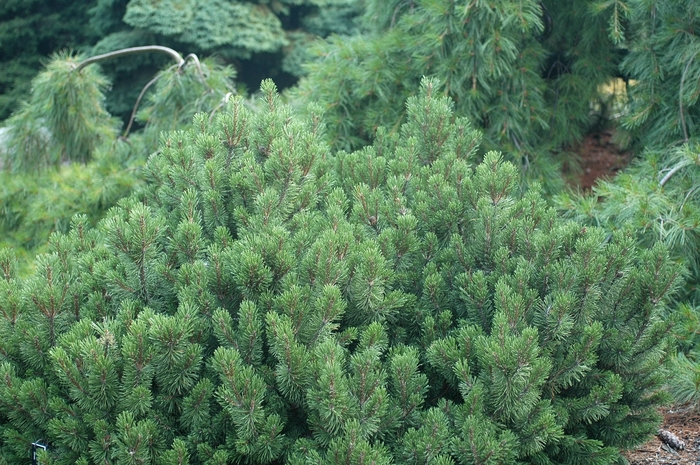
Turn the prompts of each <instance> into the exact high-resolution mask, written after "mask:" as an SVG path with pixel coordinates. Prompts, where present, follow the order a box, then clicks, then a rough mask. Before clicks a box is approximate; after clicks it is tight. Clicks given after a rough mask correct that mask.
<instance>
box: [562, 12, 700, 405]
mask: <svg viewBox="0 0 700 465" xmlns="http://www.w3.org/2000/svg"><path fill="white" fill-rule="evenodd" d="M617 3H618V4H619V7H620V12H621V13H622V14H621V15H620V16H619V17H617V18H613V19H615V20H616V21H611V27H614V29H616V30H618V31H620V33H621V34H623V37H624V38H625V43H627V44H628V47H629V53H628V54H627V56H626V57H625V59H624V60H623V62H622V70H623V72H624V73H625V74H626V75H627V76H629V77H630V78H631V79H632V80H631V81H630V83H629V86H628V98H627V101H626V102H624V103H625V105H622V106H620V108H619V111H620V119H619V123H620V126H619V127H618V131H617V133H618V138H619V139H620V141H621V142H622V143H624V144H626V145H628V146H630V147H632V148H634V149H636V150H637V151H638V157H637V159H636V160H635V161H634V162H633V164H632V166H631V167H629V168H628V169H626V170H625V172H624V173H622V174H620V175H618V176H617V177H616V178H615V179H613V180H604V181H601V182H599V183H598V185H597V186H596V187H595V188H594V190H593V193H592V194H588V195H581V194H580V193H575V194H574V193H571V192H563V193H560V194H559V195H557V196H556V197H555V199H554V200H555V202H556V204H557V206H558V208H559V209H560V210H561V211H563V212H564V213H565V214H566V215H567V216H569V217H570V218H574V219H575V220H576V221H578V222H580V223H582V224H592V225H598V226H603V227H605V228H606V229H607V230H608V231H614V230H618V229H621V228H631V229H633V230H634V231H635V235H636V237H637V238H638V239H639V240H640V241H641V242H642V243H643V244H644V245H646V246H648V247H650V246H651V245H652V244H654V243H655V242H656V241H662V242H664V243H665V244H666V245H667V246H668V247H669V249H670V252H671V255H672V256H673V257H674V259H676V260H678V261H680V262H683V263H685V264H686V265H687V266H688V269H689V275H688V279H687V284H686V286H685V289H684V292H683V294H682V295H681V296H680V299H679V308H680V312H679V315H681V318H679V321H678V322H677V324H676V329H675V331H674V333H675V338H676V339H677V340H678V342H679V347H678V349H679V351H680V352H679V355H678V358H676V359H675V360H674V364H673V366H672V370H671V376H672V379H671V380H670V382H669V388H670V389H671V391H672V393H673V394H674V397H675V399H676V400H677V401H678V402H687V401H692V402H694V403H696V404H697V403H698V402H700V352H699V349H700V339H699V338H698V327H700V308H699V307H698V306H699V305H700V289H699V285H700V255H699V254H698V251H700V235H699V234H698V230H699V228H700V198H699V197H698V192H699V189H698V186H700V171H699V169H700V168H699V167H700V146H699V145H698V143H699V140H698V133H697V128H698V117H699V115H700V113H699V111H700V105H699V104H698V95H700V92H699V91H698V85H699V83H700V81H699V80H698V76H699V75H700V62H698V61H697V59H696V57H697V53H698V50H699V48H698V47H699V46H700V40H699V39H698V34H697V31H698V30H699V27H700V19H699V18H700V3H699V2H697V1H681V2H644V1H629V2H617Z"/></svg>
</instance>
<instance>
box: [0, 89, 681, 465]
mask: <svg viewBox="0 0 700 465" xmlns="http://www.w3.org/2000/svg"><path fill="white" fill-rule="evenodd" d="M436 87H437V83H436V82H435V81H431V80H425V81H424V82H423V86H422V92H421V93H420V95H419V96H418V97H412V98H411V99H409V101H408V104H407V114H408V117H407V122H406V123H405V124H404V125H403V127H402V129H401V131H400V132H398V133H397V134H395V135H389V133H388V132H386V131H383V130H380V131H379V133H378V137H377V139H376V141H375V143H374V145H372V146H369V147H366V148H364V149H362V150H360V151H357V152H354V153H351V154H347V153H340V154H338V155H335V156H333V155H332V154H331V153H329V150H328V147H327V146H326V145H325V143H324V141H323V124H322V118H321V117H320V116H318V115H317V114H315V113H314V112H313V111H312V112H311V113H310V114H311V115H312V116H310V117H309V119H308V120H305V121H302V120H300V119H299V118H297V117H295V115H293V114H291V110H290V109H289V108H288V107H285V106H283V105H282V104H281V103H280V101H279V99H278V96H277V94H276V90H275V88H274V86H273V85H272V84H271V83H270V82H266V83H265V84H264V85H263V95H264V102H263V104H264V107H265V109H264V111H262V112H261V113H260V114H256V115H253V114H250V113H249V112H248V111H247V110H246V108H245V106H244V105H243V103H242V101H241V99H234V100H232V102H230V104H229V107H228V109H227V111H226V112H225V113H224V114H220V115H217V116H216V118H215V119H214V120H213V122H212V123H209V118H208V116H207V115H200V116H197V117H196V118H195V122H194V123H195V124H194V125H193V128H192V129H190V130H188V131H186V132H174V133H171V134H170V135H168V136H166V137H164V138H163V140H162V143H161V149H160V152H159V153H158V154H156V155H154V156H152V158H151V159H150V161H149V163H148V166H147V168H146V172H147V174H148V178H149V180H148V186H147V187H146V188H145V189H144V190H142V191H140V192H139V193H138V194H135V195H134V196H132V197H131V198H129V199H127V200H124V201H122V202H121V203H120V204H119V206H118V207H115V208H114V209H112V210H111V211H110V213H109V215H108V216H107V218H105V219H104V220H103V221H102V222H101V223H100V225H99V226H98V227H97V228H96V229H91V228H89V227H87V226H86V223H85V219H84V218H83V217H80V216H78V217H76V218H75V219H74V224H73V227H72V230H71V231H70V232H69V233H68V234H66V235H60V234H55V235H54V236H52V239H51V248H50V253H47V254H45V255H42V256H40V257H39V259H38V264H37V267H36V272H35V273H34V275H32V276H30V277H29V278H27V279H20V278H18V277H17V276H16V275H15V274H14V271H13V259H12V254H11V253H10V252H9V251H4V252H2V259H1V260H0V264H1V267H0V269H1V270H2V274H1V276H2V279H1V280H0V283H1V284H0V349H1V352H0V353H1V354H2V364H1V365H0V380H1V384H0V415H2V420H1V422H0V423H1V425H0V428H1V429H2V444H1V449H0V453H1V454H2V457H3V460H4V461H5V463H23V461H24V463H26V462H28V460H29V459H28V458H27V457H28V451H29V448H30V444H31V443H32V442H36V441H38V440H40V441H42V443H43V444H46V445H47V447H48V449H47V451H46V452H41V453H40V454H39V455H40V459H41V460H43V461H44V462H43V463H47V464H48V463H51V464H75V463H77V464H98V463H99V464H163V465H166V464H167V465H170V464H211V465H213V464H228V463H245V464H281V463H286V464H290V465H301V464H318V465H321V464H389V463H397V464H440V465H448V464H464V465H466V464H507V463H532V464H554V463H557V464H563V463H566V464H608V463H617V462H619V460H620V457H619V452H618V450H619V448H620V447H626V446H631V445H635V444H638V443H640V442H641V441H643V440H644V439H645V438H646V437H647V436H648V435H649V434H650V433H652V432H654V431H655V428H656V426H657V420H658V419H657V414H656V413H655V407H656V406H657V405H658V403H659V402H660V400H661V397H660V396H661V394H659V393H658V392H659V391H658V387H659V385H660V383H661V381H662V380H661V379H660V374H659V364H660V361H661V360H662V358H663V357H664V354H665V348H666V334H667V331H668V326H667V323H666V321H667V320H666V319H665V316H666V315H665V313H666V302H667V300H668V299H669V298H670V297H669V296H670V294H671V293H672V292H673V291H674V289H675V288H676V287H677V285H678V281H679V273H680V270H679V268H678V267H677V266H676V265H675V264H673V263H672V262H671V261H669V259H668V258H667V256H666V252H665V250H664V249H663V248H662V247H661V246H655V247H652V248H648V249H638V248H637V247H636V245H635V243H634V241H633V239H632V238H631V237H630V236H629V235H626V234H624V233H616V234H614V235H612V236H611V237H606V236H605V235H604V234H603V233H602V232H601V231H600V230H597V229H594V228H584V227H581V226H580V225H578V224H577V223H574V222H570V221H564V220H561V219H559V218H558V217H557V216H556V214H555V212H554V211H553V210H552V209H551V208H547V207H546V206H545V203H544V201H543V200H542V198H541V197H540V195H539V194H538V192H536V191H535V190H530V191H529V192H528V193H527V194H525V196H524V197H521V198H519V197H516V196H515V194H514V193H515V192H517V191H518V187H517V186H518V172H517V169H516V168H515V167H514V166H513V165H511V164H508V163H503V162H502V161H501V160H500V157H499V155H498V154H496V153H493V152H491V153H489V154H487V155H486V157H485V159H484V161H483V163H481V164H479V165H478V166H472V165H471V160H472V155H473V154H474V153H475V151H476V150H477V147H478V145H479V134H478V133H477V132H476V131H474V130H472V129H470V126H469V124H468V122H467V121H466V120H464V119H459V118H457V119H453V117H452V112H451V102H450V101H449V100H448V99H447V98H445V97H442V96H438V95H436V94H437V92H436Z"/></svg>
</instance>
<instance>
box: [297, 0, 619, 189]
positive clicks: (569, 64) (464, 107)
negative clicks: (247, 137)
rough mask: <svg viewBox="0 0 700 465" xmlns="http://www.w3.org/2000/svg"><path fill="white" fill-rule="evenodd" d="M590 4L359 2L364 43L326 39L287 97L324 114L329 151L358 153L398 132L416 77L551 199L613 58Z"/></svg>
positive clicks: (601, 19)
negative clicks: (430, 80) (436, 86)
mask: <svg viewBox="0 0 700 465" xmlns="http://www.w3.org/2000/svg"><path fill="white" fill-rule="evenodd" d="M592 3H594V2H591V1H588V0H575V1H556V0H552V1H544V2H540V1H534V0H531V1H523V2H512V1H491V2H468V1H462V2H453V1H448V0H438V1H415V2H397V1H394V2H385V1H372V0H370V1H368V2H366V13H365V20H366V21H367V22H369V23H371V24H376V25H377V27H376V29H375V30H374V31H373V33H371V34H363V35H359V36H356V37H353V38H352V39H351V40H348V39H347V38H336V39H333V38H331V39H329V40H328V41H327V43H326V44H325V45H323V46H321V47H319V48H318V50H317V59H316V60H315V61H313V62H311V63H310V64H309V65H308V75H307V77H306V78H304V79H302V80H301V81H300V84H299V88H298V90H296V91H295V93H294V95H295V96H296V97H297V98H299V99H300V100H301V101H302V102H303V101H307V100H308V99H314V100H316V101H318V102H319V103H320V104H321V105H323V106H324V108H325V109H326V110H327V114H328V121H329V128H330V136H331V140H332V142H333V144H334V146H335V147H338V148H342V149H346V150H349V149H356V148H358V147H359V146H361V145H363V144H365V143H367V141H370V140H372V139H373V138H374V136H375V132H376V130H377V128H378V127H379V126H385V127H387V128H390V130H391V131H394V130H397V129H398V128H399V127H400V125H401V124H402V123H403V122H404V121H405V118H406V109H405V107H404V104H403V103H404V101H405V99H406V98H407V97H408V96H410V95H412V93H414V92H415V89H416V88H417V87H418V83H419V82H420V80H421V78H422V76H424V75H425V76H433V77H436V78H438V79H440V81H441V82H442V88H441V91H442V92H444V93H445V94H446V95H449V96H450V97H451V98H452V99H453V100H454V101H455V111H456V113H457V114H458V115H459V116H464V117H468V118H470V120H471V121H472V122H473V124H474V125H475V126H476V127H478V128H479V129H480V130H482V131H483V135H484V150H485V151H488V150H492V149H499V150H503V151H504V152H505V156H506V157H507V158H508V159H509V160H511V161H513V162H514V163H515V164H516V165H517V166H519V167H520V168H521V170H522V171H523V172H524V174H525V178H524V180H525V182H532V181H534V180H539V181H540V182H541V183H542V184H544V185H545V187H546V188H547V189H554V190H556V189H558V188H559V187H561V184H560V168H561V165H562V164H563V163H568V162H570V160H568V154H566V153H565V154H564V155H563V156H560V157H552V155H553V154H556V153H559V152H562V151H563V152H566V149H567V147H568V146H569V145H570V144H573V143H575V142H578V141H580V140H581V139H582V137H583V135H584V134H585V133H586V131H588V130H589V129H590V128H591V126H593V125H594V124H596V123H597V122H598V121H597V119H596V118H591V105H592V104H593V103H595V102H597V101H598V100H599V99H600V95H599V86H600V85H601V84H603V83H605V82H607V81H608V80H610V79H611V77H613V76H616V75H617V74H618V71H617V64H618V63H619V61H620V55H618V54H617V53H616V51H615V50H614V43H613V41H612V40H611V38H610V37H609V35H608V34H606V33H605V32H604V30H605V29H606V27H607V23H608V19H609V15H611V14H612V12H611V11H610V9H609V8H608V9H603V11H602V12H600V13H597V14H596V13H595V12H594V11H593V9H592Z"/></svg>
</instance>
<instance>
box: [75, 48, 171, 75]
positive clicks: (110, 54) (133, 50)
mask: <svg viewBox="0 0 700 465" xmlns="http://www.w3.org/2000/svg"><path fill="white" fill-rule="evenodd" d="M148 52H161V53H165V54H166V55H169V56H170V57H171V58H172V59H173V60H175V61H176V62H177V65H178V66H182V65H183V64H184V63H185V60H184V59H183V58H182V56H181V55H180V54H179V53H177V52H176V51H175V50H173V49H172V48H170V47H163V46H162V45H144V46H143V47H129V48H123V49H121V50H115V51H113V52H108V53H103V54H102V55H95V56H94V57H90V58H87V59H86V60H84V61H82V62H80V63H78V64H77V65H76V67H75V71H80V70H81V69H83V68H84V67H86V66H87V65H90V64H92V63H97V62H98V61H103V60H109V59H112V58H117V57H121V56H126V55H135V54H137V53H148Z"/></svg>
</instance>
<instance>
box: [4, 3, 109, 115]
mask: <svg viewBox="0 0 700 465" xmlns="http://www.w3.org/2000/svg"><path fill="white" fill-rule="evenodd" d="M90 3H91V2H75V1H72V0H3V1H2V2H0V69H2V72H0V121H1V120H4V119H6V118H8V117H9V116H10V114H11V113H12V112H13V111H14V110H15V109H16V108H17V106H18V105H19V103H20V102H21V101H22V100H23V99H25V98H26V96H27V95H28V94H29V92H30V84H31V81H32V78H33V77H34V76H35V75H36V74H37V72H39V70H40V69H41V67H42V62H43V60H45V59H46V57H48V56H49V55H50V54H52V53H54V52H57V51H58V50H60V49H62V50H66V49H76V48H78V47H80V46H83V45H85V44H89V43H93V42H95V41H97V40H98V39H99V36H98V35H97V34H96V33H95V31H94V30H92V29H91V28H88V27H86V24H87V22H88V19H89V16H88V8H86V5H89V4H90Z"/></svg>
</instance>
